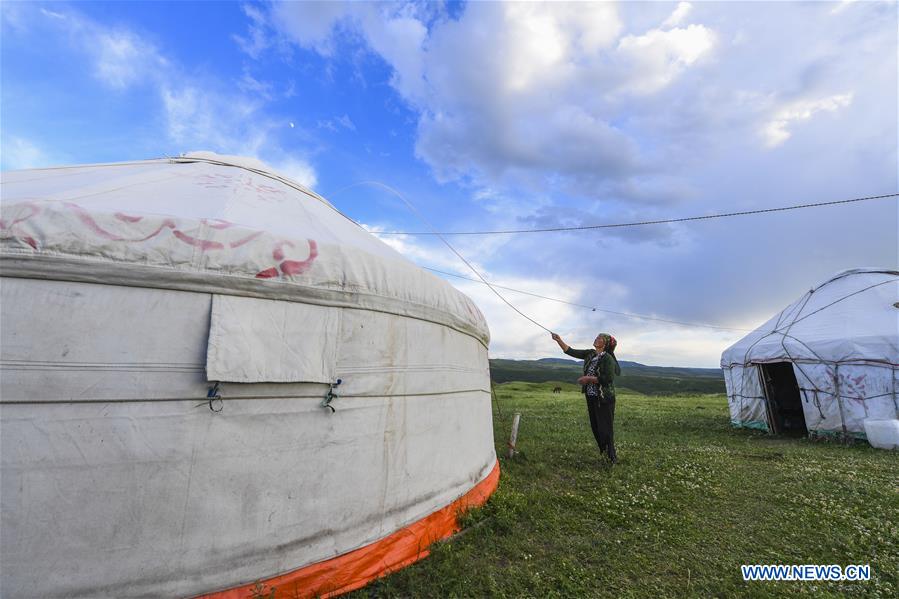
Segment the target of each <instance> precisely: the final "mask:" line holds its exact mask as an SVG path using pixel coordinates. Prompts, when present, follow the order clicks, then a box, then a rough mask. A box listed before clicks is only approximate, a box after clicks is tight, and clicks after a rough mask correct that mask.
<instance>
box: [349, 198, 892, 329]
mask: <svg viewBox="0 0 899 599" xmlns="http://www.w3.org/2000/svg"><path fill="white" fill-rule="evenodd" d="M358 185H373V186H376V187H380V188H382V189H385V190H387V191H389V192H390V193H392V194H394V195H395V196H396V197H398V198H399V199H400V200H402V202H403V203H404V204H405V205H406V207H407V208H409V210H410V211H411V212H412V213H413V214H414V215H415V216H416V217H417V218H418V219H419V220H421V221H422V222H423V223H424V224H425V225H426V226H427V227H428V228H429V229H430V231H429V232H418V233H406V232H402V231H378V232H377V234H378V235H436V236H437V237H439V238H440V241H442V242H443V243H444V244H445V245H446V247H448V248H449V249H450V251H452V252H453V253H454V254H455V255H456V257H458V258H459V259H460V260H462V262H464V263H465V265H466V266H467V267H468V268H469V269H470V270H471V271H472V272H473V273H474V274H476V275H477V276H478V279H480V281H476V280H474V279H468V277H463V276H461V275H456V274H453V273H446V272H443V271H439V270H436V269H433V268H429V269H428V270H432V271H434V272H439V273H441V274H445V275H449V276H454V277H459V278H462V279H468V280H472V281H475V282H480V283H483V284H484V285H486V286H487V287H489V288H490V291H492V292H493V293H494V294H496V296H497V297H498V298H499V299H501V300H502V301H503V303H505V304H506V305H507V306H509V307H510V308H512V309H513V310H514V311H515V312H517V313H518V314H520V315H521V316H523V317H524V318H526V319H527V320H529V321H530V322H532V323H533V324H535V325H537V326H538V327H540V328H541V329H543V330H544V331H546V332H547V333H551V332H552V331H551V330H550V329H548V328H547V327H545V326H543V325H542V324H540V323H539V322H537V321H536V320H534V319H533V318H531V317H530V316H528V315H527V314H525V313H524V312H522V311H521V310H519V309H518V308H516V307H515V306H514V305H513V304H512V303H511V302H510V301H509V300H507V299H506V298H505V297H503V295H502V294H501V293H500V292H499V291H497V290H496V287H500V288H502V289H508V290H509V291H515V292H518V293H523V294H526V295H532V296H535V297H540V298H542V299H547V300H551V301H556V302H561V303H565V304H571V305H574V306H581V307H584V308H590V309H592V310H594V311H597V310H598V311H601V312H608V313H612V314H620V315H623V316H628V317H633V318H643V319H646V320H655V321H659V322H668V323H672V324H679V325H683V326H692V327H702V328H710V329H718V330H732V331H733V330H737V331H742V330H745V329H734V328H730V327H719V326H715V325H710V324H700V323H691V322H682V321H676V320H667V319H664V318H656V317H654V316H646V315H642V314H632V313H628V312H616V311H614V310H606V309H604V308H597V307H594V306H586V305H582V304H574V303H572V302H567V301H565V300H559V299H556V298H551V297H546V296H542V295H538V294H536V293H531V292H528V291H521V290H518V289H512V288H510V287H502V286H500V285H492V284H491V283H490V282H489V281H488V280H487V279H485V278H484V276H483V275H481V273H480V272H478V270H477V269H476V268H475V267H474V266H472V265H471V263H470V262H469V261H468V260H466V259H465V257H464V256H463V255H462V254H460V253H459V252H458V251H457V250H456V248H454V247H453V246H452V244H450V242H449V241H447V240H446V238H445V237H444V235H500V234H510V233H545V232H551V231H581V230H590V229H611V228H616V227H637V226H644V225H656V224H663V223H676V222H687V221H694V220H709V219H713V218H724V217H730V216H745V215H749V214H763V213H768V212H783V211H786V210H797V209H800V208H812V207H819V206H832V205H836V204H850V203H853V202H865V201H869V200H878V199H884V198H893V197H899V193H892V194H885V195H878V196H867V197H862V198H853V199H849V200H836V201H832V202H818V203H815V204H798V205H795V206H785V207H780V208H764V209H760V210H744V211H741V212H729V213H724V214H711V215H706V216H689V217H684V218H675V219H665V220H652V221H638V222H632V223H618V224H609V225H588V226H582V227H556V228H549V229H522V230H506V231H468V232H456V233H441V232H440V231H438V230H437V229H436V228H435V227H434V226H433V225H432V224H431V223H430V222H429V221H428V220H427V219H425V217H424V216H422V214H421V213H420V212H419V211H418V210H417V209H416V208H415V206H413V205H412V203H411V202H410V201H409V200H407V199H406V197H405V196H404V195H403V194H402V193H400V192H399V191H397V190H396V189H394V188H393V187H391V186H389V185H387V184H386V183H382V182H380V181H360V182H358V183H354V184H352V185H348V186H347V187H344V188H343V189H340V190H338V191H337V192H336V193H340V192H342V191H345V190H347V189H350V188H351V187H356V186H358ZM357 224H358V223H357Z"/></svg>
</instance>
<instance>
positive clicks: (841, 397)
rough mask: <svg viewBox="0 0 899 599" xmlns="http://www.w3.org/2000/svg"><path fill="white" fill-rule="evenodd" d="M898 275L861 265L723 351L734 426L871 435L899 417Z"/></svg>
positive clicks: (845, 435) (812, 291) (844, 435)
mask: <svg viewBox="0 0 899 599" xmlns="http://www.w3.org/2000/svg"><path fill="white" fill-rule="evenodd" d="M897 297H899V271H896V270H891V269H885V268H857V269H852V270H846V271H843V272H840V273H838V274H836V275H834V276H833V277H831V278H830V279H828V280H826V281H824V282H823V283H821V284H820V285H817V286H816V287H814V288H813V289H810V290H809V291H808V292H807V293H805V294H804V295H803V296H802V297H801V298H799V299H798V300H796V301H795V302H793V303H792V304H790V305H789V306H787V307H786V308H785V309H783V310H782V311H781V312H779V313H778V314H776V315H775V316H774V317H773V318H771V319H770V320H769V321H768V322H766V323H765V324H763V325H762V326H760V327H758V329H756V330H755V331H753V332H752V333H750V334H749V335H747V336H746V337H744V338H743V339H741V340H740V341H738V342H737V343H735V344H734V345H732V346H731V347H729V348H728V349H726V350H725V351H724V353H723V354H722V355H721V367H722V368H723V369H724V378H725V383H726V386H727V396H728V402H729V404H730V417H731V423H732V424H733V425H734V426H737V427H748V428H757V429H761V430H766V431H770V432H773V433H784V434H791V433H792V434H800V435H805V434H808V435H810V436H812V437H838V438H842V439H850V438H860V439H864V438H865V437H866V434H865V428H866V424H865V423H866V421H867V422H868V423H869V425H870V424H871V423H874V422H881V421H888V420H894V421H895V420H896V419H899V400H897V387H899V380H897V379H899V311H897V310H896V308H895V307H894V306H895V304H896V299H897Z"/></svg>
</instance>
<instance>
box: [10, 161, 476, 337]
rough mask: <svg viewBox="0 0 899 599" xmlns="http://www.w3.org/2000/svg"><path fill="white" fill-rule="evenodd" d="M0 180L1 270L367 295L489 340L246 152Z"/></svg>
mask: <svg viewBox="0 0 899 599" xmlns="http://www.w3.org/2000/svg"><path fill="white" fill-rule="evenodd" d="M0 181H2V195H0V207H2V219H0V261H2V266H3V272H4V275H6V276H23V277H35V278H46V279H59V280H71V281H86V282H98V283H110V284H118V285H132V286H139V287H163V288H170V289H185V290H194V291H202V292H212V293H223V294H232V295H247V296H253V297H267V298H274V299H282V300H291V301H302V302H309V303H318V304H324V305H336V306H346V307H354V308H362V309H370V310H376V311H381V312H388V313H394V314H399V315H403V316H410V317H413V318H421V319H425V320H430V321H433V322H438V323H441V324H445V325H447V326H451V327H453V328H456V329H458V330H461V331H463V332H466V333H468V334H471V335H473V336H475V337H477V338H478V339H480V340H481V341H482V342H483V343H484V344H485V345H486V344H487V343H488V341H489V332H488V329H487V324H486V321H485V320H484V317H483V315H482V314H481V312H480V311H479V310H478V308H477V306H475V304H474V303H473V302H472V301H471V300H470V299H469V298H468V297H466V296H465V295H464V294H462V293H461V292H459V291H458V290H456V289H455V288H454V287H452V286H451V285H450V284H449V283H447V282H446V281H444V280H443V279H440V278H439V277H436V276H434V275H432V274H431V273H429V272H427V271H425V270H424V269H422V268H420V267H418V266H416V265H414V264H412V263H411V262H409V261H408V260H406V259H405V258H403V257H402V256H401V255H400V254H399V253H398V252H396V251H394V250H393V249H392V248H390V247H389V246H388V245H386V244H385V243H383V242H382V241H380V240H379V239H377V238H376V237H375V236H374V235H372V234H371V233H369V232H368V231H366V230H365V229H363V228H362V227H361V226H359V225H358V224H356V223H355V222H354V221H352V220H351V219H349V218H348V217H346V216H344V215H343V214H341V213H340V212H339V211H338V210H337V209H336V208H335V207H334V206H333V205H331V204H330V203H329V202H328V201H326V200H325V199H324V198H322V197H321V196H319V195H318V194H316V193H314V192H313V191H311V190H309V189H307V188H306V187H304V186H302V185H300V184H299V183H296V182H295V181H292V180H290V179H288V178H286V177H284V176H282V175H280V174H278V173H277V172H275V171H274V170H273V169H271V168H270V167H268V166H267V165H265V164H264V163H262V162H260V161H258V160H255V159H253V158H243V157H235V156H223V155H219V154H214V153H212V152H195V153H190V154H186V155H184V156H181V157H177V158H163V159H157V160H142V161H134V162H120V163H110V164H89V165H81V166H67V167H56V168H43V169H31V170H22V171H11V172H6V173H3V175H2V180H0Z"/></svg>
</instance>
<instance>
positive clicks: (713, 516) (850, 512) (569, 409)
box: [352, 383, 899, 598]
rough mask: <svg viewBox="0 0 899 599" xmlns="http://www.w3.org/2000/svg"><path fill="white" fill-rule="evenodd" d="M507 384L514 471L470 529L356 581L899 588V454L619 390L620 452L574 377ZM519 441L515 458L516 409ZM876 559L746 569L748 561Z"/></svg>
mask: <svg viewBox="0 0 899 599" xmlns="http://www.w3.org/2000/svg"><path fill="white" fill-rule="evenodd" d="M553 386H554V385H553V384H552V383H543V384H534V383H508V384H505V385H497V387H496V391H497V396H498V403H499V406H500V408H501V410H502V415H498V414H497V411H496V409H494V431H495V435H494V436H495V439H496V448H497V454H499V455H500V456H501V457H500V462H501V468H502V478H501V480H500V486H499V489H498V490H497V492H496V494H495V495H494V496H493V497H492V498H491V500H490V501H489V503H488V504H487V505H486V506H484V507H483V508H481V509H479V510H475V511H473V512H471V513H469V514H468V515H467V516H466V518H465V526H466V529H465V530H464V531H463V532H462V533H461V534H460V535H457V536H456V537H454V538H453V539H451V540H449V541H447V542H443V543H440V544H438V545H436V546H435V547H434V549H433V552H432V554H431V556H430V557H429V558H427V559H425V560H422V561H421V562H419V563H417V564H415V565H414V566H411V567H409V568H407V569H405V570H401V571H399V572H397V573H395V574H393V575H391V576H389V577H387V578H383V579H381V580H379V581H377V582H375V583H372V584H371V585H369V586H368V587H366V588H364V589H361V590H359V591H357V592H356V593H354V594H353V595H352V596H353V597H370V596H378V597H383V596H387V597H480V596H505V597H573V596H592V597H603V596H606V597H710V596H714V597H730V596H749V597H776V596H783V595H795V596H812V595H815V596H824V597H828V596H829V597H836V596H846V595H850V596H866V597H890V598H893V597H897V596H899V573H897V569H899V455H897V453H896V452H887V451H883V450H875V449H872V448H870V447H868V446H867V445H866V444H858V445H854V446H849V447H847V446H843V445H840V444H837V443H822V442H810V441H807V440H805V439H792V438H778V437H771V436H768V435H766V434H764V433H760V432H754V431H746V430H734V429H732V428H731V427H730V424H729V420H728V413H727V403H726V400H725V398H724V396H709V395H707V396H686V397H648V396H642V395H636V394H633V393H628V392H619V395H618V403H617V407H616V421H615V431H616V446H617V448H618V454H619V460H620V462H619V464H618V465H617V466H614V467H610V466H608V465H606V464H605V463H604V461H603V460H601V459H600V456H599V454H598V450H597V449H596V446H595V443H594V441H593V438H592V435H591V434H590V430H589V423H588V420H587V414H586V406H585V405H584V400H583V397H582V396H581V395H580V393H578V392H577V389H576V388H575V387H574V386H573V385H564V388H565V391H563V393H562V394H561V395H553V394H552V393H551V391H550V390H551V389H552V387H553ZM514 412H520V413H521V415H522V420H521V428H520V433H519V443H518V445H519V448H520V449H521V450H522V451H523V454H524V455H522V456H518V457H516V458H515V459H514V460H507V459H505V440H506V439H508V434H509V429H510V427H511V421H512V415H513V413H514ZM755 563H759V564H838V565H841V566H845V565H848V564H870V565H871V573H872V580H871V581H869V582H851V583H850V582H815V583H810V582H802V583H799V582H744V581H743V580H742V576H741V574H740V564H755Z"/></svg>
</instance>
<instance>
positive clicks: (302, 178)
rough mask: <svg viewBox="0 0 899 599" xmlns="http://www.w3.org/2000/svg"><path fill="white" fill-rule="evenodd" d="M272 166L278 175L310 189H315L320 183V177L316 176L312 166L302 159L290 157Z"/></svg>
mask: <svg viewBox="0 0 899 599" xmlns="http://www.w3.org/2000/svg"><path fill="white" fill-rule="evenodd" d="M271 166H272V168H274V169H275V170H276V171H277V172H278V173H280V174H282V175H284V176H285V177H287V178H288V179H293V180H294V181H296V182H297V183H299V184H300V185H302V186H304V187H306V188H308V189H315V185H316V184H317V183H318V177H317V176H316V174H315V169H314V168H313V167H312V165H311V164H309V162H307V161H306V160H303V159H301V158H289V157H288V158H285V159H282V160H280V161H276V162H273V163H272V164H271Z"/></svg>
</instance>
